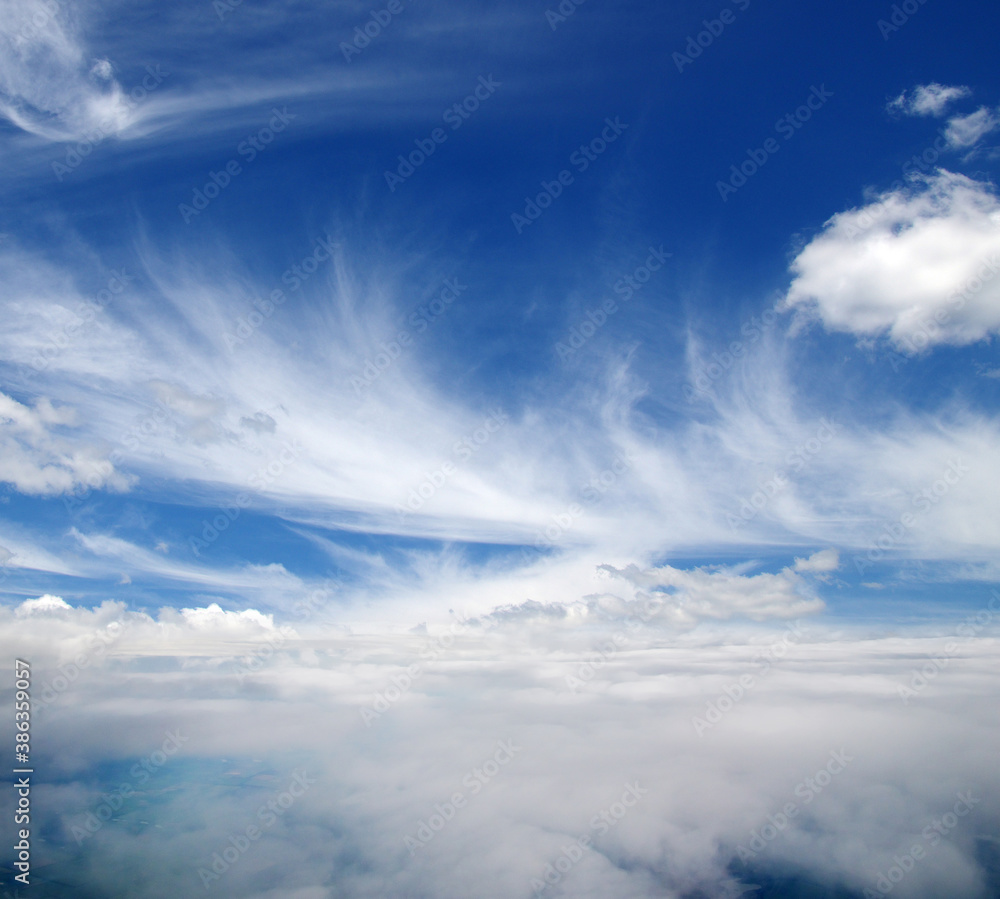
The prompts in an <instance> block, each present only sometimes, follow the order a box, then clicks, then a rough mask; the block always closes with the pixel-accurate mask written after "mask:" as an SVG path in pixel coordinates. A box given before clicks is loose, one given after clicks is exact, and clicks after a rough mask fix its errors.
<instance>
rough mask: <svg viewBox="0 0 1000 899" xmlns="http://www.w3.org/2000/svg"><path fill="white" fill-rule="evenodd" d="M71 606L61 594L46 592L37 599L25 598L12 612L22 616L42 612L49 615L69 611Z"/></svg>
mask: <svg viewBox="0 0 1000 899" xmlns="http://www.w3.org/2000/svg"><path fill="white" fill-rule="evenodd" d="M72 609H73V607H72V606H71V605H70V604H69V603H68V602H66V600H65V599H63V598H62V597H61V596H52V595H51V594H49V593H46V594H45V595H44V596H39V597H38V599H26V600H25V601H24V602H22V603H21V604H20V605H19V606H17V608H16V609H15V610H14V614H15V615H17V616H18V617H21V618H23V617H24V616H25V615H35V614H44V615H51V614H52V613H53V612H71V611H72Z"/></svg>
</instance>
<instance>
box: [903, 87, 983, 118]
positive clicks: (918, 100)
mask: <svg viewBox="0 0 1000 899" xmlns="http://www.w3.org/2000/svg"><path fill="white" fill-rule="evenodd" d="M971 93H972V92H971V91H970V90H969V89H968V88H967V87H964V86H952V87H946V86H944V85H943V84H937V83H936V82H935V83H932V84H920V85H917V87H915V88H914V89H913V90H912V91H903V92H902V93H901V94H900V95H899V96H898V97H896V98H894V99H893V100H890V101H889V109H890V110H892V111H897V112H902V113H904V114H905V115H915V116H940V115H943V114H944V111H945V110H946V109H947V108H948V106H949V105H951V103H952V102H954V101H955V100H961V99H962V98H964V97H968V96H969V94H971Z"/></svg>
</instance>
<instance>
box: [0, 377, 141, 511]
mask: <svg viewBox="0 0 1000 899" xmlns="http://www.w3.org/2000/svg"><path fill="white" fill-rule="evenodd" d="M78 424H79V418H78V416H77V414H76V411H75V410H74V409H72V408H69V407H67V406H62V407H59V408H56V407H54V406H53V405H52V404H51V402H49V400H48V399H46V398H42V399H40V400H38V401H37V402H36V404H35V405H34V407H29V406H25V405H22V404H21V403H19V402H17V400H15V399H13V398H11V397H9V396H7V395H6V394H4V393H0V482H5V483H8V484H12V485H13V486H14V487H15V488H16V489H17V490H19V491H21V492H22V493H28V494H36V495H43V496H45V495H53V494H59V493H67V492H69V491H72V490H74V489H76V488H77V487H92V488H99V487H103V488H106V489H111V490H124V489H126V488H127V487H128V485H129V480H128V478H127V477H125V476H124V475H122V474H121V473H120V472H118V471H117V470H116V469H115V467H114V465H113V464H112V463H111V462H110V461H108V460H107V459H106V458H104V457H103V456H102V455H101V454H100V452H99V451H98V450H97V448H96V447H94V446H88V445H86V444H84V443H82V442H81V441H79V440H71V439H70V438H69V437H68V436H65V434H64V433H61V432H60V430H59V429H65V428H71V427H74V426H77V425H78Z"/></svg>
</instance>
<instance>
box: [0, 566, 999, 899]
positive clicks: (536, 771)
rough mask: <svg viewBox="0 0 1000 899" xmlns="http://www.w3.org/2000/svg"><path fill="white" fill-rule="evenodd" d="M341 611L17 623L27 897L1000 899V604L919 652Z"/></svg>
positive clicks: (900, 640) (554, 622)
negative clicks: (400, 622) (348, 628)
mask: <svg viewBox="0 0 1000 899" xmlns="http://www.w3.org/2000/svg"><path fill="white" fill-rule="evenodd" d="M817 565H818V566H819V567H823V566H822V560H820V561H819V562H814V563H813V567H815V566H817ZM661 576H662V575H661ZM324 614H325V610H324V609H323V608H321V607H319V606H316V607H315V608H309V607H305V608H303V610H302V614H301V616H300V619H299V620H297V621H296V622H295V624H294V627H292V626H290V625H288V624H275V622H274V621H273V620H272V619H270V618H269V617H267V616H261V615H259V614H258V613H256V612H253V611H248V612H243V613H234V612H228V613H227V612H223V611H222V610H220V609H217V608H216V609H202V610H189V611H187V612H183V613H177V612H173V613H170V612H165V613H163V614H162V615H161V616H160V618H159V619H158V620H153V619H151V618H149V617H147V616H144V615H139V614H137V613H129V612H127V611H125V610H124V609H123V608H122V607H121V606H119V605H116V604H113V603H108V604H105V605H104V606H103V607H101V608H99V609H96V610H94V611H87V610H80V609H71V608H69V607H68V606H67V605H66V604H64V603H61V602H60V601H58V600H57V599H56V598H54V597H47V598H43V599H41V600H38V601H35V602H33V603H32V604H25V605H23V606H22V607H21V608H20V610H19V613H18V614H15V613H12V612H5V613H4V617H5V622H4V626H3V630H2V633H3V642H4V644H5V646H4V651H5V652H8V653H13V652H14V647H15V646H16V647H17V652H18V654H19V655H20V656H21V657H25V656H28V657H29V658H30V660H32V662H33V677H34V679H35V694H36V696H37V697H38V702H39V704H40V705H42V706H43V708H42V710H41V711H40V712H39V713H38V714H37V716H36V719H37V720H36V722H35V729H34V741H35V750H34V752H35V767H36V771H37V772H38V773H37V775H36V780H37V787H36V792H35V794H34V796H35V798H34V803H35V806H34V807H35V814H36V819H35V824H34V826H35V828H36V832H37V833H39V834H42V835H44V842H41V841H39V842H37V843H36V850H35V852H36V858H35V865H36V867H35V872H36V877H37V882H36V884H35V885H34V886H33V887H32V890H33V891H36V892H33V895H34V894H37V895H43V896H47V895H66V893H65V892H63V893H61V894H60V893H59V892H58V891H59V890H60V889H62V890H65V889H72V890H73V895H75V896H81V897H110V896H123V895H128V896H132V897H167V896H177V895H185V896H196V895H206V896H232V897H241V899H264V897H277V896H295V897H302V899H306V897H309V899H327V897H385V896H400V897H402V896H406V897H456V899H459V897H461V899H465V897H469V896H481V897H505V899H506V897H530V896H535V895H538V894H541V895H544V896H548V897H560V896H573V897H581V896H585V897H594V899H599V897H607V896H612V895H614V896H627V897H634V899H640V897H654V896H655V897H677V899H681V897H695V896H708V897H723V896H737V895H742V894H744V893H745V892H747V891H751V892H754V893H755V894H758V895H762V896H768V895H770V896H777V895H786V896H787V895H806V892H805V890H806V885H807V884H810V883H811V884H814V885H815V887H816V888H817V889H819V888H824V889H833V888H834V887H835V886H837V887H839V888H841V890H842V893H841V894H840V895H846V896H862V895H864V896H868V895H881V894H882V893H880V892H878V890H879V889H880V887H879V886H878V885H879V884H880V883H881V884H882V886H885V885H887V884H888V885H890V886H891V887H892V895H893V896H901V897H925V899H931V897H940V896H943V895H948V896H950V897H954V899H972V897H987V896H990V895H995V891H996V888H997V885H998V883H1000V881H998V880H997V876H998V869H997V867H996V864H995V860H996V852H995V846H996V840H997V838H998V837H1000V820H998V816H997V813H996V808H997V805H996V800H997V794H998V788H1000V778H998V775H997V772H996V766H995V763H994V760H995V758H996V753H997V751H998V750H1000V745H998V743H1000V739H998V736H1000V735H998V733H997V728H996V724H995V720H994V718H995V716H994V714H993V711H992V704H991V703H990V702H988V701H984V699H985V697H986V696H987V695H989V694H990V693H991V691H992V689H993V684H994V683H995V678H996V675H997V662H996V646H997V642H996V639H995V637H994V636H992V635H993V634H995V633H996V624H997V622H998V620H1000V597H998V596H993V597H989V596H987V597H984V601H983V607H982V610H981V611H980V612H979V613H978V615H974V616H972V617H970V618H968V619H958V620H955V621H948V622H943V623H941V624H940V625H939V626H936V627H935V628H933V629H932V630H925V631H924V632H922V633H916V632H912V633H910V634H908V635H897V636H888V635H883V636H878V635H873V634H864V633H860V632H857V631H855V632H852V633H845V632H839V633H838V632H836V631H835V630H833V629H831V628H830V627H829V626H828V625H823V624H822V623H821V622H820V621H819V620H816V619H813V620H808V621H807V620H797V621H794V622H789V623H785V624H783V625H776V626H770V627H766V628H763V627H754V626H750V625H739V626H730V631H729V633H728V634H727V635H725V636H722V635H720V634H718V633H715V632H708V631H704V630H696V631H691V632H688V633H687V634H686V635H684V636H680V635H678V634H676V632H674V631H673V630H671V629H666V628H664V627H663V625H662V624H660V623H658V621H657V619H656V618H655V616H650V615H644V614H642V612H641V611H640V610H635V609H633V610H624V611H622V612H621V613H620V614H618V615H617V616H616V615H615V614H613V612H611V611H608V610H607V609H606V614H605V616H604V619H603V623H600V622H598V621H597V619H594V618H592V619H590V620H589V622H585V623H579V622H577V623H576V624H575V625H573V626H567V623H566V620H565V618H563V617H560V616H551V615H550V616H546V615H544V614H540V615H536V616H534V617H532V618H526V617H521V618H516V617H515V618H504V617H503V616H499V617H496V618H494V619H491V620H489V621H479V622H478V623H473V622H470V621H466V620H463V619H461V618H458V617H456V618H455V619H454V620H453V622H452V624H451V625H450V626H447V627H445V626H434V627H431V628H429V629H428V630H426V631H423V632H421V633H414V634H410V635H397V636H377V635H370V636H365V635H361V634H355V635H349V634H346V633H345V632H344V631H343V630H342V629H336V628H330V627H329V626H325V625H319V624H317V623H316V622H318V621H319V620H321V618H322V617H323V615H324ZM46 700H48V701H46ZM991 860H992V861H991ZM213 865H214V868H213ZM880 878H881V879H880ZM782 883H784V884H786V885H787V884H789V883H797V884H798V887H796V889H799V890H800V892H794V891H792V892H789V891H788V890H787V889H786V891H785V892H780V890H779V885H780V884H782ZM755 885H756V886H760V887H761V888H762V889H763V892H760V891H757V890H755V889H754V886H755ZM781 889H784V888H781ZM865 890H869V891H875V892H870V893H866V892H865Z"/></svg>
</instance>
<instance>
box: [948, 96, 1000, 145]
mask: <svg viewBox="0 0 1000 899" xmlns="http://www.w3.org/2000/svg"><path fill="white" fill-rule="evenodd" d="M997 128H1000V117H998V116H997V110H994V109H987V108H986V107H985V106H981V107H980V108H979V109H977V110H976V111H975V112H973V113H970V114H969V115H965V116H954V117H953V118H950V119H948V127H947V128H946V129H945V132H944V136H945V139H946V140H947V141H948V143H949V145H950V146H952V147H954V148H955V149H958V150H964V149H966V148H968V147H971V146H974V145H975V144H977V143H978V142H979V140H980V138H981V137H982V136H983V135H984V134H989V132H991V131H995V130H996V129H997Z"/></svg>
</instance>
